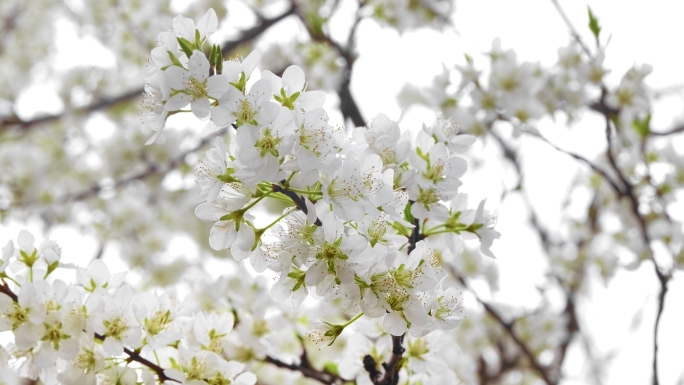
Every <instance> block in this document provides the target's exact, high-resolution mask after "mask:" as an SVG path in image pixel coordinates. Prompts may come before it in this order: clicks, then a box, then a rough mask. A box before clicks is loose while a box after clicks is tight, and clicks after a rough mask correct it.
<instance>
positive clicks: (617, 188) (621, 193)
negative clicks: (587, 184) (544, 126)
mask: <svg viewBox="0 0 684 385" xmlns="http://www.w3.org/2000/svg"><path fill="white" fill-rule="evenodd" d="M528 134H529V135H531V136H533V137H535V138H538V139H540V140H542V141H543V142H545V143H547V144H548V145H550V146H551V147H553V148H554V149H556V150H557V151H558V152H562V153H563V154H566V155H569V156H571V157H573V158H575V159H577V160H579V161H580V162H582V163H584V164H586V165H587V166H589V168H591V169H592V171H594V172H595V173H597V174H599V175H601V176H602V177H603V179H605V181H606V182H608V184H609V185H610V187H612V188H613V190H614V191H615V193H616V194H617V195H618V197H621V196H624V195H625V192H624V191H623V189H622V188H620V186H618V185H617V183H616V182H615V181H614V180H613V178H611V177H610V176H609V175H608V173H607V172H606V171H605V170H603V169H601V168H600V167H599V166H597V165H595V164H594V163H592V162H591V161H589V160H588V159H587V158H585V157H583V156H581V155H579V154H575V153H574V152H570V151H567V150H564V149H562V148H560V147H558V146H557V145H556V144H554V143H551V141H549V140H548V139H546V138H545V137H543V136H541V135H539V134H536V133H532V132H529V133H528Z"/></svg>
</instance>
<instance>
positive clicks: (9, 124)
mask: <svg viewBox="0 0 684 385" xmlns="http://www.w3.org/2000/svg"><path fill="white" fill-rule="evenodd" d="M295 9H296V8H295V7H294V6H292V7H290V8H289V9H288V10H287V11H286V12H284V13H283V14H281V15H278V16H276V17H274V18H272V19H262V21H261V23H260V24H258V25H256V26H254V27H252V28H250V29H246V30H244V31H242V32H241V33H240V36H238V37H237V38H236V39H235V40H230V41H226V42H224V43H223V44H222V45H221V47H222V48H221V50H222V52H223V55H224V56H228V53H230V52H231V51H233V50H234V49H235V48H236V47H238V46H239V45H241V44H244V43H246V42H249V41H252V40H254V39H255V38H257V37H258V36H259V35H261V34H262V33H264V32H265V31H266V30H268V29H269V28H270V27H271V26H273V25H274V24H276V23H278V22H279V21H281V20H283V19H285V18H286V17H288V16H290V15H292V14H294V12H295ZM143 91H144V90H143V89H142V88H139V89H136V90H132V91H128V92H125V93H123V94H121V95H118V96H114V97H109V98H102V99H100V100H98V101H96V102H94V103H92V104H90V105H88V106H85V107H82V108H78V109H75V110H73V111H71V112H73V113H76V114H84V115H87V114H90V113H92V112H95V111H99V110H103V109H107V108H110V107H113V106H116V105H117V104H120V103H124V102H128V101H130V100H132V99H135V98H139V97H140V96H141V95H142V93H143ZM65 114H66V112H62V113H59V114H53V115H45V116H41V117H38V118H35V119H31V120H21V119H20V118H19V117H17V116H10V117H7V118H5V119H2V120H0V129H5V130H7V129H17V130H18V131H20V132H26V131H27V130H29V129H31V128H34V127H36V126H39V125H41V124H44V123H50V122H52V121H55V120H59V119H61V118H62V117H64V116H65Z"/></svg>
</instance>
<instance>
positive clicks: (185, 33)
mask: <svg viewBox="0 0 684 385" xmlns="http://www.w3.org/2000/svg"><path fill="white" fill-rule="evenodd" d="M195 29H196V28H195V22H194V21H192V19H188V18H187V17H183V16H180V15H178V16H176V17H174V18H173V30H174V31H176V33H177V34H179V35H181V36H182V37H183V38H185V39H186V40H189V41H190V42H193V41H195Z"/></svg>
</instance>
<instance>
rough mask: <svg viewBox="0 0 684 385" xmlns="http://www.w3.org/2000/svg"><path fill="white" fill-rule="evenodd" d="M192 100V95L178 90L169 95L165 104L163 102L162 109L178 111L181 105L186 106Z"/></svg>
mask: <svg viewBox="0 0 684 385" xmlns="http://www.w3.org/2000/svg"><path fill="white" fill-rule="evenodd" d="M191 101H192V96H190V95H188V94H184V93H182V92H179V93H177V94H175V95H173V96H172V97H171V99H169V100H168V101H167V102H166V104H164V109H165V110H166V111H178V110H180V109H182V108H183V107H185V106H187V105H188V103H190V102H191Z"/></svg>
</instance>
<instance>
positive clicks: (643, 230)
mask: <svg viewBox="0 0 684 385" xmlns="http://www.w3.org/2000/svg"><path fill="white" fill-rule="evenodd" d="M601 91H602V95H601V104H602V105H604V106H605V105H606V103H605V96H606V94H607V90H606V89H605V88H603V89H602V90H601ZM604 117H605V121H606V140H607V141H608V146H607V149H606V155H607V156H608V160H609V162H610V164H611V166H612V167H613V169H614V171H615V173H616V174H617V175H618V178H620V181H621V182H622V183H623V184H624V186H625V191H624V196H626V197H627V198H628V200H629V203H630V207H631V210H632V214H633V215H634V218H635V219H636V221H637V225H638V229H639V233H640V234H641V238H642V240H643V242H644V245H645V246H646V248H647V250H648V252H649V255H650V259H651V261H652V262H653V269H654V270H655V273H656V277H657V278H658V282H659V283H660V289H659V292H658V310H657V313H656V319H655V325H654V327H653V365H652V366H653V385H659V384H660V380H659V378H658V329H659V326H660V318H661V316H662V313H663V309H664V307H665V295H666V294H667V290H668V288H667V285H668V282H669V280H670V278H672V276H671V274H665V273H663V272H662V271H661V270H660V267H659V266H658V264H657V263H656V260H655V257H654V255H653V249H652V248H651V237H650V235H649V234H648V229H647V226H646V219H645V218H644V217H643V216H642V215H641V213H639V200H638V198H637V196H636V195H635V194H634V186H633V185H632V184H631V182H630V181H629V180H628V179H627V177H625V175H624V174H623V173H622V170H621V169H620V168H619V167H618V165H617V163H616V162H615V159H614V157H613V148H612V141H611V133H612V126H611V119H610V115H609V114H608V113H604Z"/></svg>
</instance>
